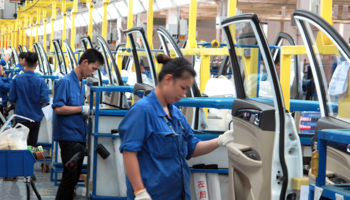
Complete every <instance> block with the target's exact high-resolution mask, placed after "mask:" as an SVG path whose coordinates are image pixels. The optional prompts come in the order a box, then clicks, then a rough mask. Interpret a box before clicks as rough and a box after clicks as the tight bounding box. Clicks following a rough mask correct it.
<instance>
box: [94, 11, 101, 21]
mask: <svg viewBox="0 0 350 200" xmlns="http://www.w3.org/2000/svg"><path fill="white" fill-rule="evenodd" d="M92 17H93V18H94V21H95V23H100V22H102V17H101V15H100V13H99V12H98V11H97V9H94V11H93V12H92Z"/></svg>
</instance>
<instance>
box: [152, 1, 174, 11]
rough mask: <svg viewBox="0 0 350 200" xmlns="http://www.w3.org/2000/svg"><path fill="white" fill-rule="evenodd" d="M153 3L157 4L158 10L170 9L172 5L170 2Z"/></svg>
mask: <svg viewBox="0 0 350 200" xmlns="http://www.w3.org/2000/svg"><path fill="white" fill-rule="evenodd" d="M154 3H157V5H158V7H159V9H165V8H170V7H172V6H173V4H172V2H171V1H170V0H161V1H157V2H154Z"/></svg>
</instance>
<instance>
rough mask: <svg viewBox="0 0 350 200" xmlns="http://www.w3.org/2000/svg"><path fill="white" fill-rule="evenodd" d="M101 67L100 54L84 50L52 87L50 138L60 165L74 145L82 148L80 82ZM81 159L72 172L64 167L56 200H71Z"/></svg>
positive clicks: (83, 108) (85, 111)
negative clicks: (53, 143)
mask: <svg viewBox="0 0 350 200" xmlns="http://www.w3.org/2000/svg"><path fill="white" fill-rule="evenodd" d="M103 64H104V60H103V56H102V54H101V53H100V52H98V51H97V50H96V49H88V50H86V51H85V52H84V53H83V55H82V56H81V57H80V60H79V65H78V66H77V67H76V68H74V70H73V71H72V72H71V73H69V74H68V75H66V76H64V77H63V78H62V79H61V80H60V81H59V82H58V83H57V85H56V86H55V93H54V98H53V104H52V108H53V109H54V117H53V139H54V141H58V143H59V145H60V148H61V158H62V163H63V166H65V165H66V163H67V162H68V161H69V160H70V159H71V158H72V157H73V156H74V154H76V153H77V149H76V148H75V145H76V144H77V143H80V144H82V145H83V146H85V145H86V144H85V143H86V138H87V132H88V131H87V130H88V125H87V122H86V120H85V119H86V116H87V115H88V111H89V106H87V105H84V101H85V86H84V84H82V81H81V80H82V79H83V78H88V77H91V76H93V75H94V74H95V71H96V70H97V69H99V67H100V66H101V65H103ZM83 160H84V158H81V159H79V160H78V162H77V164H76V167H75V168H74V169H73V170H71V169H68V168H67V167H64V169H63V175H62V179H61V183H60V186H59V187H58V190H57V194H56V200H70V199H73V198H74V189H75V186H76V185H77V183H78V180H79V177H80V172H81V167H82V165H83Z"/></svg>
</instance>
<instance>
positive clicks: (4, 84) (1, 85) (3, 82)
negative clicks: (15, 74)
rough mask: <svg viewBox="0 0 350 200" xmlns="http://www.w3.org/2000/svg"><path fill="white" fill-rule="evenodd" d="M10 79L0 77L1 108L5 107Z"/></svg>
mask: <svg viewBox="0 0 350 200" xmlns="http://www.w3.org/2000/svg"><path fill="white" fill-rule="evenodd" d="M10 86H11V79H9V78H4V77H0V97H1V99H2V104H1V106H2V107H7V93H8V92H9V91H10Z"/></svg>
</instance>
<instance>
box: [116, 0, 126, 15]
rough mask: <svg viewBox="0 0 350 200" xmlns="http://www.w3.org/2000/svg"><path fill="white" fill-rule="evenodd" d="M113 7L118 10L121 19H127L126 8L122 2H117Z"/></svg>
mask: <svg viewBox="0 0 350 200" xmlns="http://www.w3.org/2000/svg"><path fill="white" fill-rule="evenodd" d="M115 7H116V8H117V9H118V10H119V12H120V14H121V15H122V16H121V17H127V16H128V13H129V9H128V7H127V6H126V5H125V3H124V2H122V1H118V2H116V3H115Z"/></svg>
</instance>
